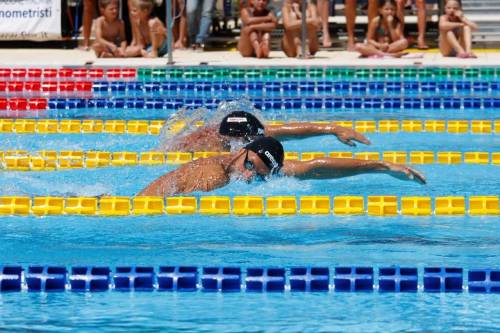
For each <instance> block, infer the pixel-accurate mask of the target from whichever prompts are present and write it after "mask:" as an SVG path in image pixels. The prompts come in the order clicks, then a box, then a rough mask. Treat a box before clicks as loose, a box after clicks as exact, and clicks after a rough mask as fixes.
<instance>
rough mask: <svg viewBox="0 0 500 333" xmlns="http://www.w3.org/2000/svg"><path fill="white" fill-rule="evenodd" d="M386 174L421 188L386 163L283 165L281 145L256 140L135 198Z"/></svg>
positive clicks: (410, 173)
mask: <svg viewBox="0 0 500 333" xmlns="http://www.w3.org/2000/svg"><path fill="white" fill-rule="evenodd" d="M377 172H378V173H387V174H390V175H392V176H395V177H397V178H402V179H411V180H415V181H417V182H420V183H422V184H425V178H424V176H423V175H422V174H421V173H420V172H418V171H417V170H414V169H412V168H410V167H408V166H405V165H401V164H395V163H390V162H386V161H366V160H356V159H350V158H328V157H325V158H316V159H314V160H311V161H288V160H287V161H286V162H285V163H284V152H283V146H282V145H281V143H280V142H279V141H278V140H276V139H273V138H271V137H260V138H258V139H256V140H255V141H253V142H251V143H249V144H247V145H246V146H245V147H243V148H241V149H240V150H239V151H237V152H236V153H233V154H231V155H228V156H214V157H209V158H200V159H197V160H195V161H192V162H189V163H186V164H184V165H182V166H180V167H179V168H178V169H176V170H174V171H171V172H169V173H167V174H165V175H163V176H161V177H160V178H158V179H156V180H155V181H153V182H152V183H151V184H149V185H148V186H147V187H146V188H145V189H144V190H142V191H141V192H140V193H139V194H138V195H140V196H167V195H174V194H187V193H191V192H197V191H202V192H208V191H212V190H214V189H217V188H220V187H223V186H225V185H227V184H228V183H229V182H230V181H231V178H233V177H236V178H240V179H244V180H246V181H248V182H250V181H251V180H252V179H254V178H256V177H262V178H264V179H267V177H268V176H272V175H275V174H278V173H281V174H282V175H285V176H293V177H297V178H300V179H328V178H340V177H346V176H352V175H356V174H362V173H377Z"/></svg>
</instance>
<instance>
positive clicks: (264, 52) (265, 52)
mask: <svg viewBox="0 0 500 333" xmlns="http://www.w3.org/2000/svg"><path fill="white" fill-rule="evenodd" d="M260 54H261V58H269V45H268V44H267V43H261V44H260Z"/></svg>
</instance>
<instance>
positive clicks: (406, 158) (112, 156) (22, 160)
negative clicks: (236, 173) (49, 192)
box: [0, 150, 500, 171]
mask: <svg viewBox="0 0 500 333" xmlns="http://www.w3.org/2000/svg"><path fill="white" fill-rule="evenodd" d="M218 155H229V152H194V153H189V152H166V153H164V152H158V151H148V152H133V151H116V152H110V151H72V150H63V151H59V152H57V151H55V150H42V151H38V152H37V153H36V154H30V153H28V152H27V151H25V150H7V151H0V170H7V171H54V170H67V169H81V168H100V167H109V166H115V167H116V166H134V165H143V166H148V165H149V166H150V165H165V164H171V165H178V164H183V163H188V162H190V161H193V160H196V159H198V158H207V157H211V156H218ZM321 157H332V158H355V159H361V160H383V161H388V162H392V163H401V164H406V163H410V164H482V165H500V152H491V153H490V152H485V151H482V152H478V151H475V152H459V151H438V152H433V151H410V152H407V151H383V152H378V151H370V152H350V151H334V152H329V153H325V152H302V153H299V152H285V160H301V161H309V160H312V159H315V158H321Z"/></svg>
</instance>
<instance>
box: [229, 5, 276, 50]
mask: <svg viewBox="0 0 500 333" xmlns="http://www.w3.org/2000/svg"><path fill="white" fill-rule="evenodd" d="M267 1H268V0H253V1H251V2H250V3H249V4H248V6H245V7H243V8H242V9H241V11H240V15H241V20H242V22H243V27H242V29H241V34H240V40H239V42H238V50H239V51H240V54H241V55H242V56H243V57H257V58H268V57H269V50H270V45H269V43H270V32H271V31H272V30H274V29H275V28H276V24H277V20H276V16H275V15H274V13H273V11H272V10H269V9H268V8H267V4H268V3H267Z"/></svg>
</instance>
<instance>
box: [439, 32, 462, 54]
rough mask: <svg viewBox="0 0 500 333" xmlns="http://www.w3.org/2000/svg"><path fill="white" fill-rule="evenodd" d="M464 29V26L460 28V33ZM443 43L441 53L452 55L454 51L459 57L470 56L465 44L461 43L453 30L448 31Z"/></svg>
mask: <svg viewBox="0 0 500 333" xmlns="http://www.w3.org/2000/svg"><path fill="white" fill-rule="evenodd" d="M462 29H463V28H460V29H459V30H460V34H462ZM441 44H442V46H441V53H442V54H443V55H444V56H445V57H449V56H452V54H453V53H454V54H456V55H457V58H467V56H468V55H467V53H466V52H465V50H464V48H463V45H461V44H460V42H459V40H458V39H457V36H456V35H455V32H454V31H453V30H450V31H448V32H446V41H445V42H443V41H441ZM446 51H448V52H446ZM453 51H454V52H453Z"/></svg>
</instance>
